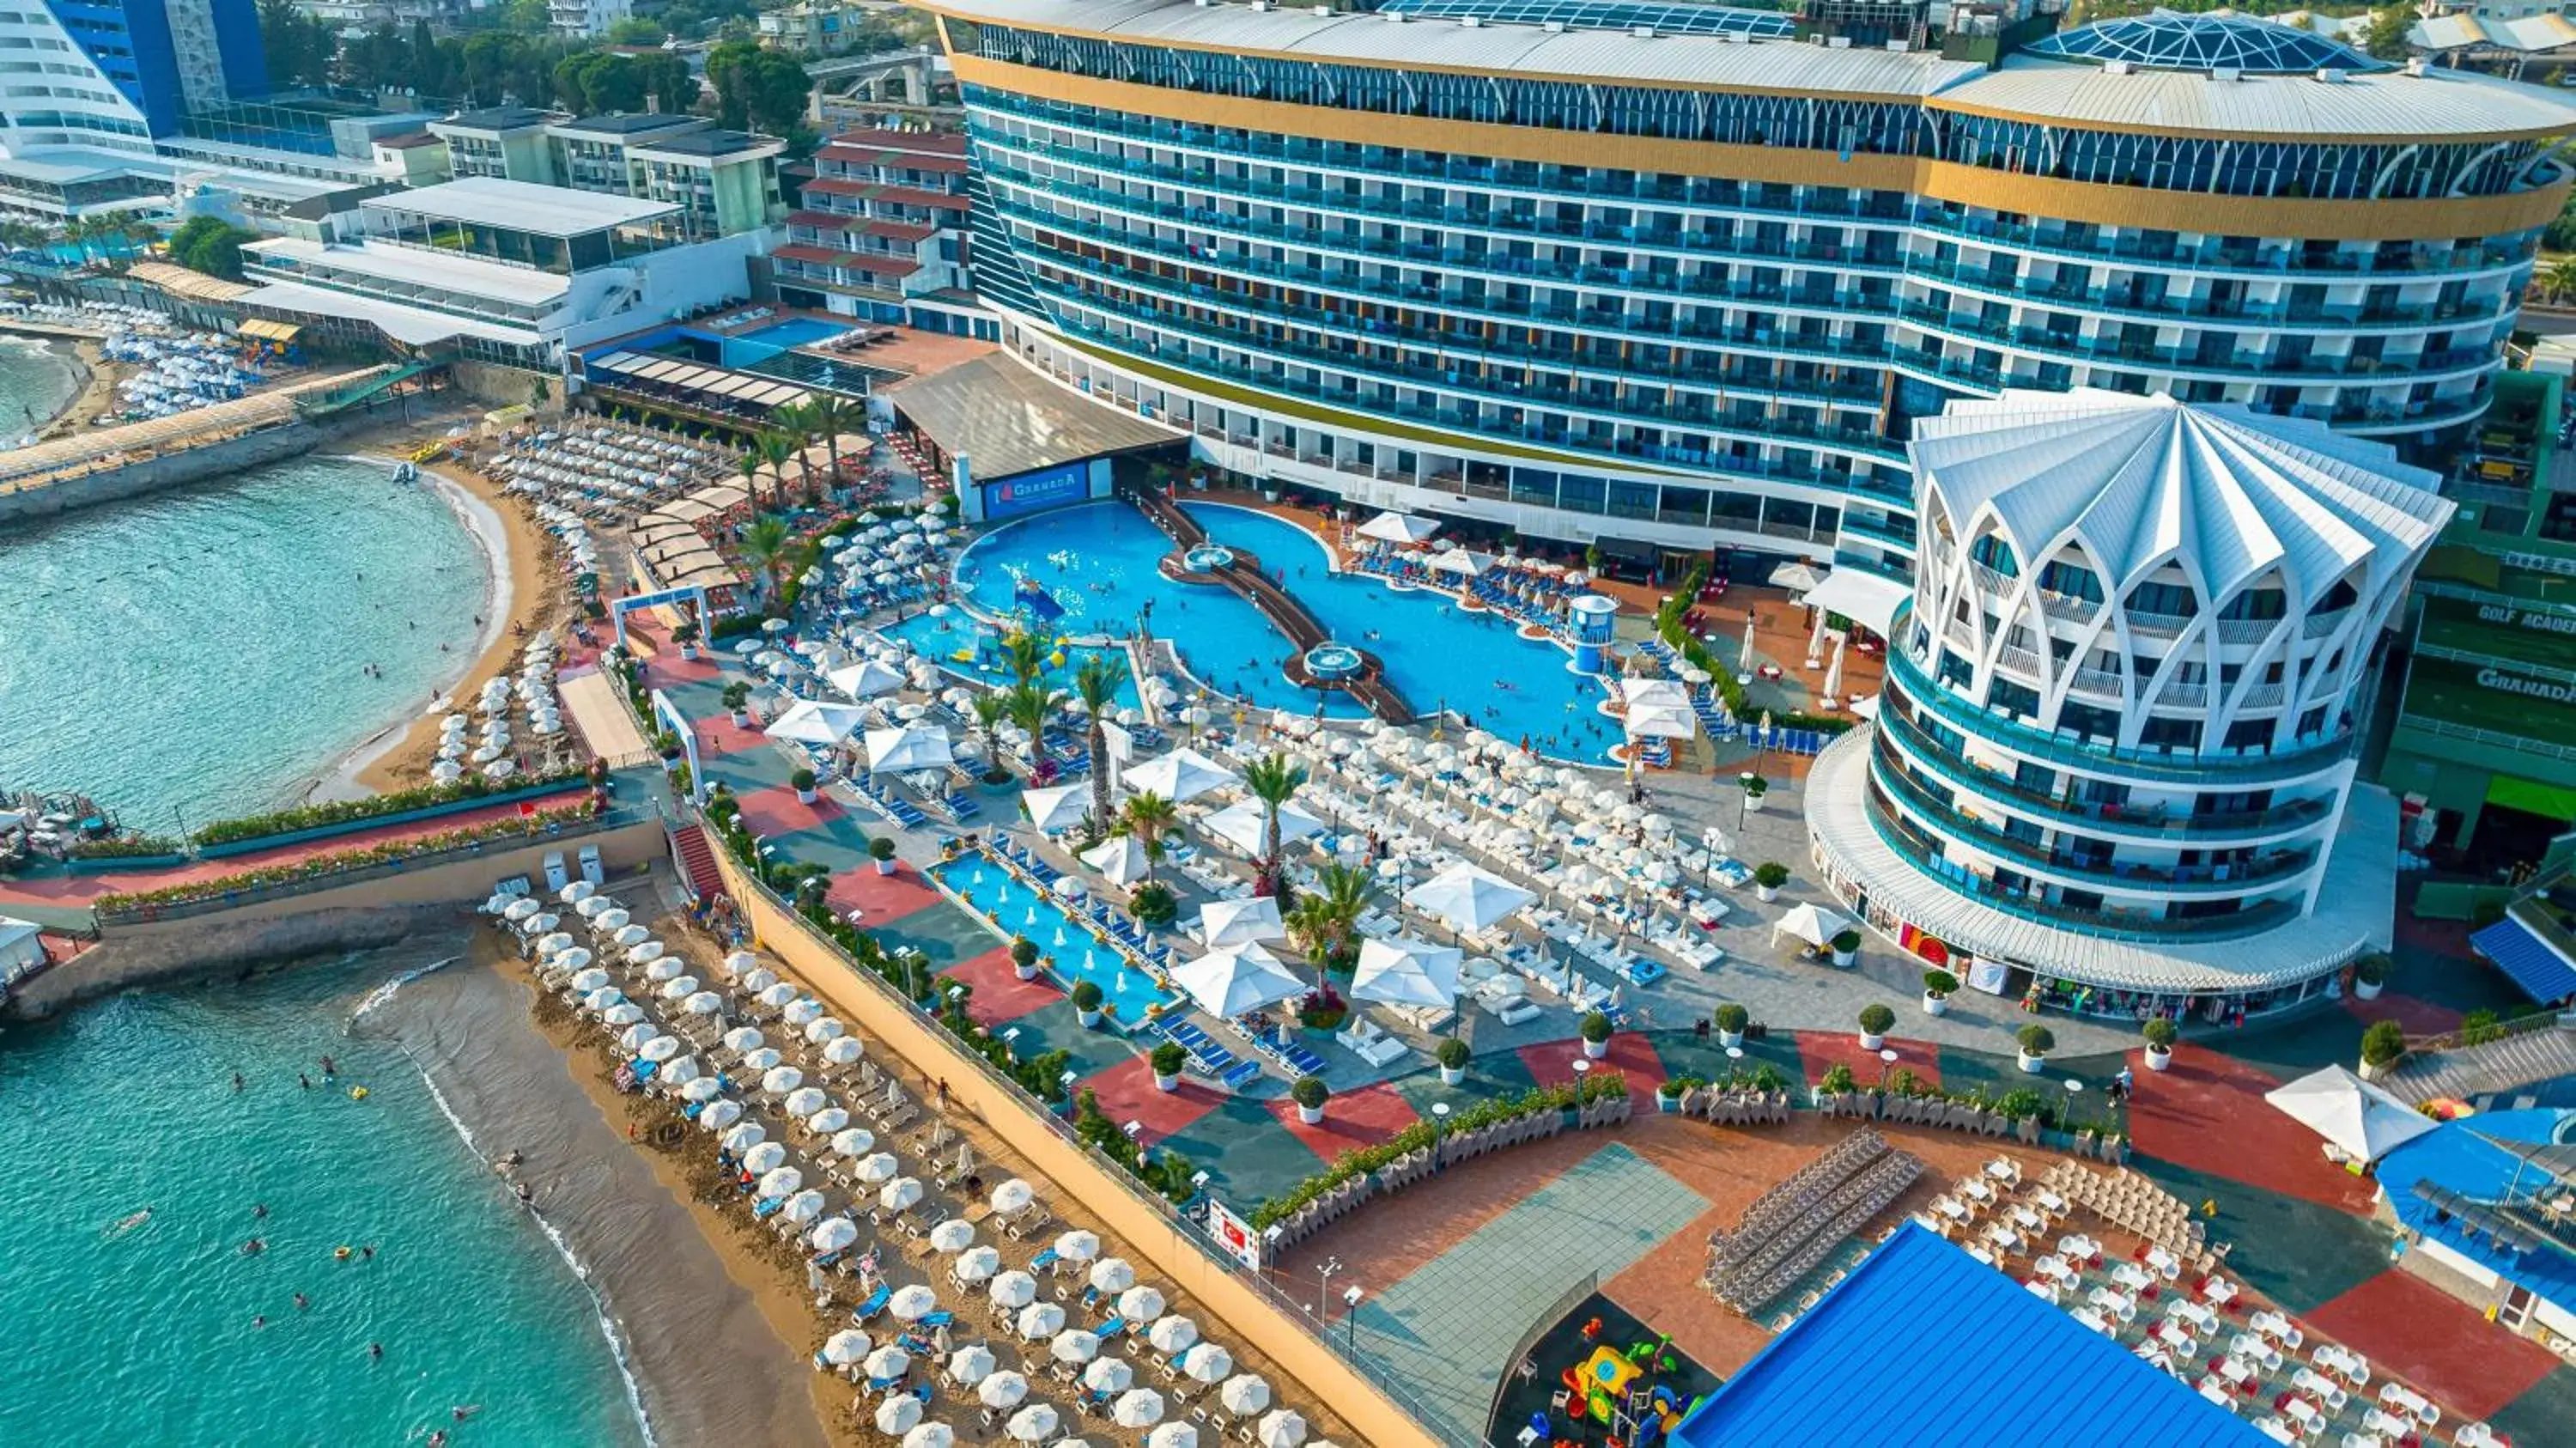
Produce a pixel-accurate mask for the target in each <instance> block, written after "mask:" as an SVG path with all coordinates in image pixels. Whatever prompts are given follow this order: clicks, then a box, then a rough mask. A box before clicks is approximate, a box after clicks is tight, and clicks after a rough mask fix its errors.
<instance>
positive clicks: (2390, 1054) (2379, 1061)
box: [2361, 1021, 2406, 1081]
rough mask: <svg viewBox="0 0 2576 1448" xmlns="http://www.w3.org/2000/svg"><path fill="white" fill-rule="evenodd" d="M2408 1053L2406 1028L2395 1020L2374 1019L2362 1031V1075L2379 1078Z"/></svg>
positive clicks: (2370, 1078)
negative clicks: (2367, 1027)
mask: <svg viewBox="0 0 2576 1448" xmlns="http://www.w3.org/2000/svg"><path fill="white" fill-rule="evenodd" d="M2405 1055H2406V1028H2405V1027H2404V1026H2401V1025H2399V1024H2397V1023H2396V1022H2395V1021H2373V1022H2371V1023H2370V1029H2369V1030H2366V1031H2364V1032H2362V1033H2361V1075H2362V1079H2364V1080H2366V1081H2370V1080H2377V1079H2378V1078H2379V1076H2380V1075H2381V1073H2383V1072H2385V1071H2386V1070H2387V1069H2388V1068H2389V1067H2391V1066H2394V1065H2396V1064H2397V1063H2398V1061H2400V1060H2401V1059H2403V1058H2404V1057H2405Z"/></svg>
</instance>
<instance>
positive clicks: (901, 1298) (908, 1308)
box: [886, 1282, 939, 1322]
mask: <svg viewBox="0 0 2576 1448" xmlns="http://www.w3.org/2000/svg"><path fill="white" fill-rule="evenodd" d="M938 1310H939V1296H938V1294H937V1293H934V1292H932V1291H931V1290H930V1289H929V1288H927V1287H924V1286H922V1285H921V1284H920V1283H918V1282H916V1283H914V1284H912V1285H911V1286H909V1287H898V1288H896V1289H895V1291H894V1296H892V1297H889V1298H887V1299H886V1311H888V1312H890V1313H892V1314H894V1316H895V1318H896V1320H897V1321H900V1322H919V1321H920V1320H921V1319H923V1318H925V1317H928V1316H929V1315H930V1314H932V1313H933V1312H936V1311H938Z"/></svg>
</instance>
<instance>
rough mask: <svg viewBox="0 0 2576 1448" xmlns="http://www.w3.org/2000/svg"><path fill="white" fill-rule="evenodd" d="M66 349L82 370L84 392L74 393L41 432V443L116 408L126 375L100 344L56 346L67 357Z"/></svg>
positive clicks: (82, 390) (74, 364)
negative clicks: (121, 379)
mask: <svg viewBox="0 0 2576 1448" xmlns="http://www.w3.org/2000/svg"><path fill="white" fill-rule="evenodd" d="M66 350H68V354H69V355H70V356H71V358H72V359H73V366H75V367H76V368H78V369H79V372H80V390H79V391H77V392H75V393H73V394H72V400H71V402H70V403H69V404H68V405H67V406H65V407H64V408H63V410H62V411H61V412H59V413H56V414H55V415H54V419H53V421H51V422H48V423H46V424H45V425H44V426H43V427H42V428H39V429H37V432H36V437H37V439H38V440H39V441H50V440H52V439H54V438H58V437H61V436H63V435H64V434H65V433H68V432H71V431H73V430H74V429H76V428H79V427H82V426H85V425H86V424H87V421H88V419H90V418H93V417H96V416H98V415H99V414H100V413H102V412H105V411H107V410H108V409H109V408H111V407H114V406H115V405H116V384H117V380H118V378H119V377H120V376H121V375H122V374H121V373H120V372H119V371H118V368H117V364H115V363H113V362H110V361H108V360H107V354H106V353H105V352H103V351H101V350H100V348H99V345H98V344H97V343H96V342H92V341H87V340H78V341H74V342H72V343H70V345H69V347H68V349H66V348H65V347H64V346H63V345H62V344H59V343H58V344H56V346H55V352H56V354H57V355H62V354H64V353H65V351H66Z"/></svg>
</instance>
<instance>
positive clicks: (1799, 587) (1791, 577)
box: [1771, 561, 1825, 593]
mask: <svg viewBox="0 0 2576 1448" xmlns="http://www.w3.org/2000/svg"><path fill="white" fill-rule="evenodd" d="M1824 581H1825V575H1823V574H1821V573H1818V572H1817V571H1816V570H1815V566H1814V565H1813V564H1807V563H1798V562H1794V561H1793V562H1789V563H1783V564H1781V565H1780V566H1779V567H1777V568H1774V569H1772V570H1771V586H1772V587H1773V588H1785V589H1787V590H1788V591H1790V592H1791V593H1805V592H1807V591H1808V590H1810V589H1812V588H1814V587H1815V586H1816V585H1817V584H1819V583H1822V582H1824Z"/></svg>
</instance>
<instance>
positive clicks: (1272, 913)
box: [1199, 895, 1288, 950]
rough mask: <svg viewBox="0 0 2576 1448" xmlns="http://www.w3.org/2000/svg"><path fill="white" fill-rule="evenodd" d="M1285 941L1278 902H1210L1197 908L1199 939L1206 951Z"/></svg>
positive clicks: (1261, 898)
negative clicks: (1204, 945)
mask: <svg viewBox="0 0 2576 1448" xmlns="http://www.w3.org/2000/svg"><path fill="white" fill-rule="evenodd" d="M1287 938H1288V927H1287V926H1285V925H1283V924H1281V923H1280V920H1279V902H1278V901H1277V900H1276V899H1274V898H1272V897H1271V896H1268V895H1261V896H1256V897H1254V898H1253V899H1250V900H1212V901H1209V902H1208V903H1207V904H1205V905H1202V906H1200V907H1199V939H1200V940H1201V941H1202V942H1203V943H1205V944H1206V946H1207V948H1208V949H1210V950H1222V949H1224V948H1225V947H1227V946H1229V945H1251V944H1255V943H1257V942H1260V941H1265V940H1285V939H1287Z"/></svg>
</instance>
